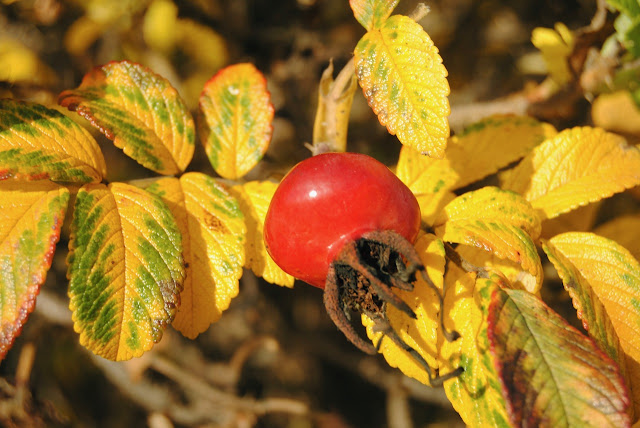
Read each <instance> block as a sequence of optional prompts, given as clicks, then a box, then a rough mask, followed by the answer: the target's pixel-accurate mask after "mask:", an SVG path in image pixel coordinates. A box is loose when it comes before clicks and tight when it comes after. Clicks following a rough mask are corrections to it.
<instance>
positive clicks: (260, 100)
mask: <svg viewBox="0 0 640 428" xmlns="http://www.w3.org/2000/svg"><path fill="white" fill-rule="evenodd" d="M273 112H274V110H273V105H272V104H271V101H270V95H269V92H268V91H267V82H266V80H265V78H264V76H263V75H262V73H260V72H259V71H258V70H257V69H256V68H255V67H254V66H253V64H248V63H247V64H236V65H231V66H229V67H225V68H224V69H222V70H221V71H220V72H218V74H216V75H215V76H214V77H213V78H212V79H211V80H210V81H209V82H208V83H207V84H206V85H205V87H204V90H203V92H202V95H200V115H201V117H202V119H203V120H200V121H199V122H198V123H199V127H198V128H199V130H200V131H201V132H200V138H201V140H202V143H203V145H204V148H205V150H206V152H207V156H208V157H209V161H210V162H211V165H212V166H213V168H214V169H215V170H216V172H217V173H218V174H220V175H221V176H223V177H225V178H230V179H235V178H239V177H242V176H243V175H245V174H246V173H247V172H249V170H250V169H251V168H253V167H254V166H255V165H256V164H257V163H258V162H259V161H260V159H262V156H263V155H264V153H265V152H266V150H267V147H268V146H269V142H270V141H271V132H272V126H271V121H272V120H273Z"/></svg>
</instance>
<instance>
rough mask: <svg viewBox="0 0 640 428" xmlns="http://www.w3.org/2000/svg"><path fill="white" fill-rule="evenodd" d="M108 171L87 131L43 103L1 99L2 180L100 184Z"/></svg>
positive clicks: (0, 143) (0, 167)
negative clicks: (96, 182)
mask: <svg viewBox="0 0 640 428" xmlns="http://www.w3.org/2000/svg"><path fill="white" fill-rule="evenodd" d="M106 171H107V168H106V166H105V163H104V157H103V156H102V152H101V151H100V148H99V147H98V144H97V143H96V141H95V140H94V139H93V137H92V136H91V134H89V133H88V132H87V131H86V130H85V129H84V128H82V127H80V126H79V125H77V124H76V123H75V122H73V121H72V120H71V119H69V118H68V117H66V116H65V115H63V114H62V113H60V112H58V111H56V110H52V109H49V108H47V107H45V106H42V105H40V104H34V103H27V102H22V101H15V100H11V99H5V100H0V179H6V178H9V177H13V178H17V179H26V180H42V179H51V180H53V181H67V182H79V183H89V182H92V181H93V182H95V181H101V180H102V177H104V175H105V174H106Z"/></svg>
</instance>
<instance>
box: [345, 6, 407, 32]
mask: <svg viewBox="0 0 640 428" xmlns="http://www.w3.org/2000/svg"><path fill="white" fill-rule="evenodd" d="M399 1H400V0H349V5H350V6H351V10H353V15H354V16H355V17H356V19H357V20H358V22H359V23H360V24H362V26H363V27H364V28H366V29H367V30H371V29H374V28H380V26H382V24H383V23H384V21H386V19H387V18H388V17H389V15H391V12H393V9H395V8H396V6H397V5H398V2H399Z"/></svg>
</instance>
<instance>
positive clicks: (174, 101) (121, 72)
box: [58, 61, 195, 175]
mask: <svg viewBox="0 0 640 428" xmlns="http://www.w3.org/2000/svg"><path fill="white" fill-rule="evenodd" d="M58 102H59V103H60V105H62V106H63V107H67V108H68V109H69V110H73V111H76V112H77V113H78V114H80V115H81V116H84V117H85V118H87V119H88V120H89V122H91V124H92V125H93V126H95V127H96V128H98V129H99V130H100V132H102V133H103V134H104V135H105V136H106V137H107V138H109V139H111V140H113V143H114V144H115V145H116V147H118V148H121V149H123V150H124V153H125V154H126V155H127V156H130V157H131V158H133V159H135V160H136V161H137V162H138V163H140V164H141V165H143V166H145V167H146V168H149V169H152V170H153V171H156V172H158V173H160V174H165V175H173V174H178V173H180V172H182V171H184V169H185V168H186V167H187V165H188V164H189V162H190V161H191V158H192V156H193V151H194V149H195V127H194V124H193V119H192V117H191V114H190V113H189V111H188V109H187V107H186V106H185V104H184V102H183V101H182V99H181V98H180V96H179V95H178V92H177V91H176V90H175V89H174V88H173V87H172V86H171V84H170V83H169V81H167V80H166V79H165V78H163V77H161V76H159V75H157V74H155V73H153V72H152V71H150V70H149V69H147V68H145V67H143V66H141V65H139V64H135V63H131V62H128V61H121V62H110V63H108V64H106V65H103V66H101V67H96V68H94V69H93V70H92V71H90V72H89V73H87V74H86V75H85V76H84V79H82V83H81V84H80V86H79V87H77V88H76V89H72V90H68V91H64V92H62V93H61V94H60V97H59V99H58Z"/></svg>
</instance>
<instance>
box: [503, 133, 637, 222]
mask: <svg viewBox="0 0 640 428" xmlns="http://www.w3.org/2000/svg"><path fill="white" fill-rule="evenodd" d="M504 178H505V179H504V183H503V184H504V185H503V187H504V188H506V189H509V190H513V191H515V192H518V193H520V194H521V195H523V196H524V197H525V198H526V199H527V200H528V201H529V202H531V205H533V207H534V208H536V209H537V210H538V211H539V212H540V215H541V216H542V217H543V219H544V218H553V217H557V216H558V215H560V214H562V213H565V212H568V211H571V210H572V209H574V208H577V207H579V206H583V205H586V204H588V203H590V202H595V201H598V200H600V199H603V198H607V197H609V196H611V195H613V194H614V193H617V192H621V191H623V190H625V189H627V188H630V187H633V186H636V185H638V184H640V150H638V149H637V148H636V147H633V146H630V145H629V144H627V142H626V140H625V139H624V138H622V137H620V136H618V135H615V134H612V133H609V132H606V131H604V130H602V129H600V128H591V127H581V128H572V129H567V130H564V131H562V132H560V133H559V134H557V135H556V136H555V137H553V138H550V139H548V140H547V141H545V142H544V143H543V144H541V145H539V146H538V147H536V148H535V149H534V150H533V151H532V152H531V153H530V154H529V155H528V156H527V157H525V158H524V159H523V160H522V161H521V162H520V164H519V165H518V166H517V167H516V168H514V169H513V170H512V171H510V172H509V173H508V174H506V176H505V177H504Z"/></svg>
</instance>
